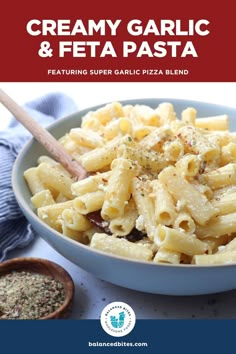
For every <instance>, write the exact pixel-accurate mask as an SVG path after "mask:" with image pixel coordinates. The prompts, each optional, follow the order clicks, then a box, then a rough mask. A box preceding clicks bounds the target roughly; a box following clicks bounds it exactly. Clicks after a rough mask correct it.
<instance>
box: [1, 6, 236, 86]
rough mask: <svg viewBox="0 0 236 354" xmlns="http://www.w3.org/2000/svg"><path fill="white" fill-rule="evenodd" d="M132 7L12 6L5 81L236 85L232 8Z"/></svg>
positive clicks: (5, 34)
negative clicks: (152, 82)
mask: <svg viewBox="0 0 236 354" xmlns="http://www.w3.org/2000/svg"><path fill="white" fill-rule="evenodd" d="M211 4H212V5H211V6H213V3H211ZM126 5H127V2H124V1H119V2H117V3H115V4H113V3H112V2H111V1H107V0H103V1H99V2H95V1H94V2H91V1H90V2H83V3H79V2H78V1H76V2H75V1H73V2H71V1H68V2H67V3H64V2H63V3H62V2H56V3H54V4H53V3H52V2H49V1H48V2H43V1H40V2H38V3H35V2H33V1H26V0H24V1H21V2H18V3H15V4H14V5H13V4H12V3H10V2H8V3H5V5H4V8H3V9H2V10H1V15H0V16H1V22H0V26H1V66H0V80H1V81H3V82H7V81H12V82H33V81H38V82H44V81H67V82H70V81H71V82H72V81H77V82H78V81H80V82H83V81H139V82H142V81H156V82H158V81H160V82H162V81H170V82H173V81H196V82H201V81H204V82H206V81H211V82H216V81H217V82H222V81H227V82H233V81H236V70H235V63H236V51H235V50H234V43H235V32H236V31H235V24H234V23H235V12H234V8H233V1H232V0H231V1H225V2H224V4H222V3H219V2H217V3H215V4H214V7H210V6H209V5H208V6H206V1H202V0H201V1H197V2H194V3H193V2H190V1H186V0H184V1H183V0H182V1H178V2H176V1H172V3H170V1H168V2H165V3H158V2H157V1H154V0H152V1H146V2H136V3H135V5H131V4H129V7H128V8H127V6H126Z"/></svg>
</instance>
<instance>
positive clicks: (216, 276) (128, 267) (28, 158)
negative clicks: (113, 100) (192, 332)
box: [12, 98, 236, 295]
mask: <svg viewBox="0 0 236 354" xmlns="http://www.w3.org/2000/svg"><path fill="white" fill-rule="evenodd" d="M120 102H121V103H122V104H145V105H149V106H150V107H156V106H157V105H158V104H159V103H161V102H171V103H173V105H174V107H175V111H176V113H177V114H178V116H179V115H180V113H181V111H182V110H183V109H185V108H187V107H190V106H191V107H194V108H196V109H197V111H198V115H199V116H208V115H209V116H212V115H219V114H228V115H229V117H230V125H231V130H236V109H233V108H229V107H225V106H220V105H216V104H208V103H202V102H197V101H186V100H180V99H172V98H162V99H137V100H129V101H120ZM100 107H101V106H96V107H90V108H89V109H86V110H83V111H80V112H78V113H75V114H73V115H70V116H68V117H65V118H63V119H60V120H58V121H56V122H55V123H53V124H52V125H51V126H50V128H49V129H48V130H49V131H50V132H51V133H52V134H53V135H54V136H55V137H56V138H59V137H61V136H63V135H64V134H65V133H66V132H68V131H69V130H70V129H71V128H74V127H78V126H80V122H81V117H82V116H84V115H85V114H86V113H87V112H88V111H91V110H96V109H98V108H100ZM45 154H47V152H46V151H45V149H44V148H43V147H42V146H41V145H40V144H39V143H38V142H36V141H35V139H32V140H31V141H30V142H29V143H28V144H27V145H26V146H25V147H24V148H23V150H22V151H21V153H20V154H19V156H18V158H17V160H16V162H15V164H14V168H13V174H12V185H13V190H14V193H15V196H16V199H17V201H18V203H19V206H20V208H21V210H22V212H23V213H24V215H25V217H26V218H27V219H28V221H29V222H30V223H31V224H32V226H33V228H34V229H35V230H36V231H37V232H38V234H39V235H40V236H41V237H42V238H43V239H44V240H45V241H46V242H48V243H49V244H50V245H51V246H52V247H53V248H54V249H55V250H56V251H57V252H59V253H60V254H61V255H63V256H64V257H65V258H67V259H69V260H70V261H72V262H73V263H75V264H77V265H78V266H79V267H81V268H83V269H85V270H86V271H88V272H90V273H92V274H94V276H96V277H98V278H100V279H104V280H106V281H108V282H111V283H113V284H117V285H120V286H123V287H126V288H130V289H134V290H139V291H144V292H149V293H156V294H166V295H199V294H209V293H215V292H222V291H226V290H231V289H235V288H236V265H222V266H196V265H177V266H176V265H168V264H160V265H157V264H153V263H148V262H138V261H134V260H129V259H126V258H122V257H118V256H112V255H109V254H106V253H104V252H100V251H97V250H94V249H91V248H90V247H88V246H85V245H82V244H80V243H78V242H76V241H74V240H71V239H69V238H67V237H66V236H63V235H62V234H60V233H59V232H57V231H55V230H53V229H52V228H50V227H49V226H47V225H46V224H45V223H43V222H42V221H41V220H40V219H39V218H38V217H37V216H36V214H35V211H34V209H33V207H32V204H31V201H30V197H31V195H30V192H29V190H28V187H27V185H26V182H25V180H24V177H23V172H24V171H25V170H26V169H28V168H29V167H32V166H36V165H37V159H38V157H39V156H41V155H45Z"/></svg>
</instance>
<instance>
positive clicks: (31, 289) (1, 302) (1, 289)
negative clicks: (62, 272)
mask: <svg viewBox="0 0 236 354" xmlns="http://www.w3.org/2000/svg"><path fill="white" fill-rule="evenodd" d="M64 300H65V292H64V289H63V285H62V284H61V283H60V282H59V281H57V280H55V279H53V278H52V277H50V276H47V275H43V274H39V273H33V272H28V271H12V272H11V273H8V274H5V275H2V276H0V319H19V320H21V319H30V320H33V319H39V318H41V317H44V316H47V315H49V314H50V313H52V312H54V311H56V310H57V309H58V308H59V307H60V306H61V305H62V304H63V302H64Z"/></svg>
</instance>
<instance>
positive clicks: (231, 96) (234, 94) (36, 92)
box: [0, 82, 236, 129]
mask: <svg viewBox="0 0 236 354" xmlns="http://www.w3.org/2000/svg"><path fill="white" fill-rule="evenodd" d="M1 88H2V89H3V90H5V91H6V92H7V93H8V95H10V96H11V97H12V98H13V99H14V100H16V101H17V102H18V103H19V104H24V103H25V102H28V101H30V100H32V99H34V98H37V97H39V96H42V95H44V94H46V93H49V92H62V93H66V94H67V95H69V96H71V97H72V98H73V99H74V100H75V101H76V103H77V105H78V107H79V109H83V108H86V107H89V106H93V105H96V104H100V103H101V104H102V103H106V102H109V101H119V100H122V99H129V98H147V97H148V98H162V97H163V98H168V97H169V98H182V99H191V100H197V101H204V102H210V103H218V104H222V105H228V106H232V107H236V83H207V82H204V83H195V82H191V83H185V82H182V83H179V82H176V83H163V82H153V83H150V82H137V83H135V82H127V83H126V82H125V83H124V82H121V83H119V82H112V83H107V82H105V83H101V82H98V83H90V82H89V83H77V82H76V83H61V82H59V83H53V82H50V83H29V82H26V83H12V82H11V83H2V84H1ZM9 117H10V114H9V113H8V112H7V111H6V110H5V108H4V107H3V106H2V105H0V129H1V128H4V127H5V126H6V124H7V121H8V119H9Z"/></svg>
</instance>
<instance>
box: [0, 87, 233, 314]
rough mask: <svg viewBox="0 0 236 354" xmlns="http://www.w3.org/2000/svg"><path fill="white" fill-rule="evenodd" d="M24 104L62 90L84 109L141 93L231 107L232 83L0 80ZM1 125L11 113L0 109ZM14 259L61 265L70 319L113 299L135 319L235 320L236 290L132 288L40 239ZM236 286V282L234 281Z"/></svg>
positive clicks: (97, 310) (92, 311) (15, 253)
mask: <svg viewBox="0 0 236 354" xmlns="http://www.w3.org/2000/svg"><path fill="white" fill-rule="evenodd" d="M1 88H3V89H4V90H5V91H6V92H7V93H8V94H9V95H11V96H12V97H13V98H14V99H15V100H16V101H17V102H19V103H20V104H23V103H25V102H27V101H29V100H31V99H34V98H36V97H38V96H41V95H43V94H45V93H47V92H55V91H60V92H64V93H67V94H68V95H70V96H71V97H73V98H74V99H75V100H76V101H77V102H78V107H79V108H81V109H82V108H86V107H89V106H92V105H95V104H99V103H104V102H108V101H113V100H114V101H115V100H116V101H118V100H122V99H129V98H141V97H173V98H184V99H193V100H198V101H205V102H212V103H220V104H223V105H224V104H225V105H229V106H232V107H236V100H235V93H236V83H172V84H171V83H2V84H1ZM0 117H1V118H0V129H4V127H5V126H6V124H7V122H8V120H9V117H10V115H9V114H8V112H6V110H5V109H4V108H3V107H0ZM13 257H42V258H46V259H50V260H52V261H54V262H56V263H58V264H60V265H61V266H63V267H64V268H65V269H66V270H67V271H68V272H69V273H70V275H71V276H72V278H73V280H74V283H75V287H76V291H75V301H74V305H73V309H72V314H71V318H72V319H98V318H99V316H100V314H101V311H102V310H103V308H104V307H105V305H107V304H108V303H110V302H112V301H123V302H126V303H128V304H129V305H130V306H131V307H132V308H133V309H134V311H135V313H136V317H137V318H138V319H191V318H196V319H212V318H213V319H223V318H236V290H233V291H229V292H224V293H220V294H211V295H202V296H192V297H191V296H179V297H173V296H164V295H156V294H145V293H142V292H138V291H133V290H129V289H125V288H121V287H118V286H116V285H112V284H109V283H107V282H105V281H102V280H100V279H97V278H95V277H94V276H93V275H92V274H89V273H87V272H85V271H84V270H82V269H80V268H79V267H78V266H76V265H74V264H72V263H71V262H70V261H68V260H67V259H65V258H64V257H63V256H61V255H60V254H58V252H56V251H55V250H54V249H53V248H52V247H51V246H49V245H48V244H47V243H46V242H45V241H44V240H43V239H41V238H40V237H38V238H36V239H35V241H33V242H32V243H31V245H30V246H28V247H27V248H24V249H19V250H15V251H13V252H11V253H10V254H9V257H8V258H13ZM235 284H236V281H235Z"/></svg>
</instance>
